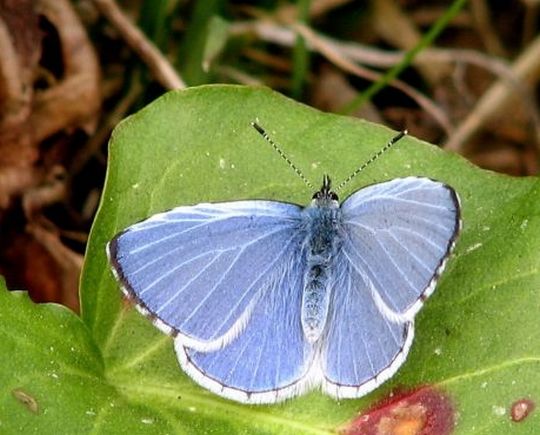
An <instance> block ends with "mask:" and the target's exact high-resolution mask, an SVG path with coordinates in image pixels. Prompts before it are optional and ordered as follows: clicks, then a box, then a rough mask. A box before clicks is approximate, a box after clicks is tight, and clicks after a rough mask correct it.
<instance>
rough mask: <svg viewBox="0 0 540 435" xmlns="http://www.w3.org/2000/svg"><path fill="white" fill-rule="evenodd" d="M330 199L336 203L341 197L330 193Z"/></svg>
mask: <svg viewBox="0 0 540 435" xmlns="http://www.w3.org/2000/svg"><path fill="white" fill-rule="evenodd" d="M330 198H331V199H332V200H334V201H338V200H339V197H338V196H337V193H335V192H330Z"/></svg>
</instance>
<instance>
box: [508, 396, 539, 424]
mask: <svg viewBox="0 0 540 435" xmlns="http://www.w3.org/2000/svg"><path fill="white" fill-rule="evenodd" d="M535 407H536V405H535V403H534V402H533V401H532V400H531V399H519V400H516V401H515V402H514V403H512V407H511V408H510V417H511V418H512V421H513V422H515V423H519V422H521V421H523V420H525V419H526V418H527V416H528V415H529V414H530V413H531V412H533V411H534V408H535Z"/></svg>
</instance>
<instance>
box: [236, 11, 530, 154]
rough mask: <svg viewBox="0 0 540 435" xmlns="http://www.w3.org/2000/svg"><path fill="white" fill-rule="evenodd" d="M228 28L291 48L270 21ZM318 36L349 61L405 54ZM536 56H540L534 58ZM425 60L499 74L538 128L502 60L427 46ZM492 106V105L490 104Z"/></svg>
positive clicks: (287, 34)
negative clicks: (461, 65)
mask: <svg viewBox="0 0 540 435" xmlns="http://www.w3.org/2000/svg"><path fill="white" fill-rule="evenodd" d="M230 30H231V32H232V33H234V34H244V33H255V34H256V35H257V36H258V37H259V38H260V39H262V40H264V41H266V42H272V43H274V44H278V45H282V46H285V47H291V46H292V44H293V43H294V38H295V32H294V31H293V30H291V29H289V28H287V27H284V26H279V25H277V24H275V23H272V22H270V21H262V20H258V21H249V22H240V23H235V24H233V25H232V26H231V28H230ZM317 38H318V40H320V41H322V42H324V43H325V45H327V46H328V47H329V49H331V50H332V51H335V52H337V53H340V54H341V55H343V56H345V57H346V58H348V59H349V60H350V61H354V62H355V63H361V64H363V65H368V66H375V67H380V68H386V67H390V66H392V65H395V64H396V63H399V62H401V61H402V60H403V56H404V53H403V52H400V51H393V52H390V51H385V50H380V49H376V48H373V47H368V46H365V45H362V44H359V43H354V42H348V41H339V40H336V39H332V38H329V37H328V36H324V35H321V34H317ZM531 46H532V44H531ZM308 48H310V49H311V50H315V48H314V47H312V46H310V45H309V44H308ZM539 59H540V56H539V58H538V59H536V60H539ZM533 61H534V59H533ZM425 62H447V63H465V64H471V65H476V66H479V67H481V68H484V69H486V70H487V71H490V72H491V73H492V74H494V75H495V76H497V77H499V81H498V83H503V84H507V85H508V86H510V89H509V92H510V93H515V94H517V95H518V97H520V98H521V99H522V100H523V102H524V104H525V105H526V107H527V109H528V113H529V115H530V117H531V121H532V123H533V125H534V129H535V131H537V132H538V131H540V115H539V113H538V108H537V106H536V102H535V100H534V97H533V94H532V93H530V92H526V91H524V89H523V86H522V84H520V80H521V79H520V77H518V75H517V74H516V71H514V69H513V68H511V67H510V66H509V65H508V64H507V63H506V62H505V61H503V60H502V59H498V58H496V57H493V56H489V55H486V54H484V53H481V52H477V51H474V50H467V49H446V48H445V49H442V48H426V49H425V50H423V51H422V52H421V53H419V54H418V56H417V57H416V58H415V59H414V60H413V64H414V65H416V64H419V63H425ZM493 109H495V108H494V107H493ZM469 122H470V121H469ZM461 128H463V126H460V130H461ZM537 134H538V133H537ZM462 137H465V136H462ZM458 139H459V138H458ZM539 141H540V139H539ZM449 143H450V141H449ZM450 146H451V147H454V146H455V145H453V144H452V143H450ZM458 148H459V147H458Z"/></svg>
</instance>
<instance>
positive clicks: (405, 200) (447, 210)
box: [341, 177, 461, 320]
mask: <svg viewBox="0 0 540 435" xmlns="http://www.w3.org/2000/svg"><path fill="white" fill-rule="evenodd" d="M341 210H342V213H343V225H344V234H345V240H344V243H343V253H344V255H345V257H346V258H347V260H348V262H349V263H350V264H351V265H352V266H353V268H355V269H356V270H357V271H358V272H359V273H360V274H361V275H362V276H365V278H366V279H367V280H368V281H369V284H370V286H371V288H372V290H373V291H372V294H373V297H374V298H375V302H376V303H377V304H378V306H379V308H380V309H381V310H382V311H383V313H384V314H385V315H386V316H387V317H389V318H393V319H395V320H412V319H413V318H414V315H415V314H416V313H417V312H418V310H419V309H420V307H421V306H422V303H423V301H424V300H425V299H426V298H427V297H428V296H429V295H430V294H431V293H432V292H433V290H434V288H435V284H436V281H437V279H438V277H439V275H440V273H441V272H442V270H443V268H444V266H445V263H446V259H447V257H448V255H449V253H450V251H451V250H452V248H453V246H454V242H455V239H456V237H457V234H458V232H459V228H460V225H461V221H460V206H459V199H458V196H457V194H456V192H455V191H454V190H453V189H452V188H451V187H449V186H447V185H445V184H443V183H440V182H436V181H433V180H430V179H428V178H418V177H408V178H401V179H395V180H392V181H388V182H385V183H380V184H375V185H373V186H369V187H367V188H364V189H361V190H359V191H358V192H356V193H354V194H353V195H351V196H350V197H349V198H347V200H345V201H344V203H343V204H342V207H341Z"/></svg>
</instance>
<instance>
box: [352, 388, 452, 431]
mask: <svg viewBox="0 0 540 435" xmlns="http://www.w3.org/2000/svg"><path fill="white" fill-rule="evenodd" d="M454 423H455V416H454V407H453V405H452V402H451V401H450V398H449V397H448V396H446V395H445V394H443V393H442V392H441V391H438V390H436V389H434V388H432V387H420V388H417V389H415V390H410V391H404V392H400V393H397V394H393V395H392V396H389V397H387V398H386V399H384V400H383V401H381V402H380V403H378V404H376V405H375V406H374V407H372V408H371V409H368V410H367V411H366V412H365V413H363V414H362V415H360V416H358V417H356V418H355V419H354V420H353V421H351V422H350V423H349V424H348V425H347V426H346V427H343V428H342V429H341V433H343V434H347V435H355V434H358V435H360V434H361V435H435V434H436V435H447V434H450V433H451V432H452V431H453V429H454Z"/></svg>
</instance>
